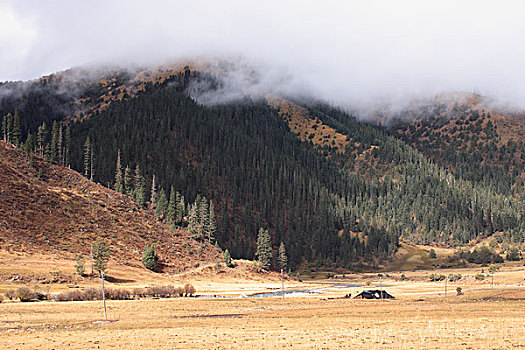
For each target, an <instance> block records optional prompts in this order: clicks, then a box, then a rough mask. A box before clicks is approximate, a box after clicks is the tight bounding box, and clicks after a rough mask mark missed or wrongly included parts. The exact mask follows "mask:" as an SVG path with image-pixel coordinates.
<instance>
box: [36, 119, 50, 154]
mask: <svg viewBox="0 0 525 350" xmlns="http://www.w3.org/2000/svg"><path fill="white" fill-rule="evenodd" d="M36 138H37V147H38V154H39V155H40V157H43V156H44V150H45V148H46V142H47V125H46V123H42V125H41V126H39V127H38V132H37V136H36Z"/></svg>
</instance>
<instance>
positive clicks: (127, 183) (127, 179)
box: [124, 165, 133, 196]
mask: <svg viewBox="0 0 525 350" xmlns="http://www.w3.org/2000/svg"><path fill="white" fill-rule="evenodd" d="M131 181H132V180H131V169H130V168H129V166H127V165H126V169H125V170H124V189H125V193H126V194H127V195H128V196H131V195H132V194H133V186H132V184H131Z"/></svg>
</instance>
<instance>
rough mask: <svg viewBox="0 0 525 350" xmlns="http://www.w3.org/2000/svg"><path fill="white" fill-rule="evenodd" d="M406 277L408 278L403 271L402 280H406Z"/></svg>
mask: <svg viewBox="0 0 525 350" xmlns="http://www.w3.org/2000/svg"><path fill="white" fill-rule="evenodd" d="M406 279H407V278H406V276H405V274H404V273H402V274H401V281H404V280H406Z"/></svg>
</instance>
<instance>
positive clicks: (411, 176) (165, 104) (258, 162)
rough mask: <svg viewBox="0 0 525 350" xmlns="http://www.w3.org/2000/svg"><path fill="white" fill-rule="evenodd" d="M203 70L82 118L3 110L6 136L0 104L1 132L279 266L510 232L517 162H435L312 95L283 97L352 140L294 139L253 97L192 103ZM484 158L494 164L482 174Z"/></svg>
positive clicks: (350, 261)
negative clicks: (266, 254)
mask: <svg viewBox="0 0 525 350" xmlns="http://www.w3.org/2000/svg"><path fill="white" fill-rule="evenodd" d="M203 80H207V81H209V82H211V83H210V84H208V85H207V86H210V88H211V89H213V86H215V84H216V82H214V81H213V78H212V77H210V76H208V75H207V74H204V73H199V72H191V73H190V72H189V70H186V71H185V72H184V73H181V74H178V75H175V76H173V77H171V78H170V79H167V80H165V81H164V82H162V83H156V84H151V83H149V84H147V85H146V88H145V90H144V91H143V92H142V93H140V94H138V95H137V96H136V97H135V98H132V99H126V100H121V101H118V102H114V103H112V104H111V105H110V106H109V107H108V108H107V109H104V110H101V111H95V112H94V113H92V115H91V116H90V117H89V118H85V119H83V120H76V121H66V120H65V119H63V118H64V115H63V112H62V110H60V109H57V108H55V109H54V110H56V112H49V113H47V114H46V113H44V114H45V115H46V116H45V118H44V117H42V119H41V120H39V116H38V115H39V113H40V112H35V111H41V109H38V108H36V107H34V106H33V105H31V106H32V107H31V108H25V109H24V108H21V110H20V112H18V111H17V112H16V113H17V118H20V120H22V122H20V120H19V121H18V129H17V130H18V131H17V132H15V134H13V130H14V128H13V126H12V125H14V117H13V116H11V115H10V116H9V118H7V114H5V115H6V117H4V126H3V130H4V132H3V135H4V136H3V137H4V139H5V138H6V137H10V136H11V137H15V138H16V139H17V140H18V139H20V143H22V140H25V141H24V147H25V148H26V150H27V151H28V152H34V153H37V154H40V155H42V156H45V157H46V158H47V159H49V160H50V161H53V162H56V163H59V164H63V165H70V166H71V167H72V168H74V169H75V170H77V171H79V172H80V173H82V174H84V175H85V176H87V177H90V178H92V179H93V180H95V181H97V182H100V183H102V184H104V185H107V186H108V187H112V188H114V189H115V190H118V191H120V192H123V193H128V194H130V195H131V196H133V197H134V198H135V200H137V202H138V203H140V204H141V205H144V204H145V203H146V202H147V201H152V202H155V203H156V205H157V214H158V217H159V218H160V219H161V220H166V221H167V222H168V223H169V224H171V225H182V224H183V220H182V218H181V217H182V216H187V217H188V220H187V221H188V222H189V223H190V225H193V226H192V227H190V228H189V229H192V230H193V229H195V227H199V228H200V229H201V230H203V231H202V232H201V234H202V237H203V238H204V239H210V240H212V239H214V240H216V241H217V243H218V244H219V245H220V246H221V247H222V248H223V249H228V250H229V253H231V255H232V257H234V258H252V259H253V258H254V257H255V254H256V243H257V234H258V232H259V230H260V229H261V228H266V229H268V230H269V232H270V236H271V244H272V246H273V248H274V249H273V251H274V258H273V262H272V264H273V266H274V267H277V264H278V263H277V261H278V257H277V252H278V251H279V247H280V245H281V242H282V243H283V245H284V249H285V250H286V253H287V255H288V266H290V267H291V268H292V269H293V268H296V267H297V266H298V265H299V264H301V263H302V262H304V261H306V262H309V263H311V264H315V265H317V266H342V267H348V268H362V267H365V266H366V267H373V266H375V265H377V264H378V263H379V262H380V261H384V260H386V259H388V258H389V257H391V256H392V254H393V253H395V252H396V250H397V248H398V244H399V239H400V238H404V239H407V240H410V241H413V242H416V243H424V244H429V243H438V244H443V245H464V244H466V243H468V242H470V241H471V240H474V239H477V238H480V237H487V236H490V235H492V234H494V233H495V232H503V233H504V236H505V237H506V239H507V240H508V241H509V242H513V243H523V241H524V239H525V237H524V235H525V219H524V217H523V209H524V203H523V201H520V197H519V196H517V195H516V194H515V193H514V192H515V191H513V188H515V183H516V181H518V180H517V179H518V178H519V176H518V175H517V174H518V173H517V172H516V171H513V172H510V173H509V172H505V171H503V169H501V168H500V167H490V166H489V163H483V164H481V163H480V162H477V163H476V161H475V160H474V161H468V156H466V155H465V154H466V153H465V151H463V153H461V154H460V155H459V156H455V158H453V159H454V162H452V161H450V162H448V163H446V162H443V161H439V159H443V157H446V155H443V154H442V153H439V156H440V157H438V160H436V152H438V151H437V150H436V151H434V152H432V153H429V152H430V151H427V150H426V149H424V148H422V147H421V146H420V147H416V145H415V144H414V142H412V141H413V140H412V139H410V137H409V136H407V135H405V134H403V135H401V134H400V133H399V132H397V131H395V130H394V131H392V130H384V129H382V128H380V127H376V126H372V125H369V124H366V123H362V122H360V121H358V120H357V119H356V118H355V117H353V116H351V115H349V114H348V113H346V112H344V111H342V110H339V109H337V108H334V107H331V106H328V105H325V104H322V103H304V102H296V103H300V104H303V105H304V107H306V108H308V110H309V112H310V113H311V114H312V115H314V116H316V117H317V118H319V120H321V121H322V122H323V124H325V125H328V126H330V127H332V128H334V129H336V130H337V131H338V132H339V133H341V134H343V135H346V137H347V140H350V141H351V142H349V144H348V145H347V146H346V149H345V152H337V151H336V150H335V149H333V148H331V147H329V146H325V147H322V148H321V147H319V146H317V145H314V144H313V143H312V142H301V141H300V140H299V139H298V138H297V137H296V135H295V134H293V133H292V132H291V131H290V128H289V126H288V124H287V123H286V121H285V120H284V119H283V118H282V117H281V116H280V115H279V114H278V111H277V110H276V109H275V108H272V107H271V106H270V105H268V104H267V103H266V101H264V100H252V99H249V98H246V99H244V100H241V101H236V102H234V103H228V104H222V105H215V106H204V105H202V104H199V103H198V102H197V101H196V100H195V99H194V98H192V97H191V96H190V95H189V94H188V93H187V88H188V86H190V85H191V84H192V83H193V82H200V81H203ZM14 105H15V103H14V102H13V101H11V102H10V104H6V103H4V104H3V106H9V108H6V107H4V109H3V112H8V111H12V112H13V113H14V109H15V108H16V106H14ZM24 120H25V121H24ZM8 124H9V126H8ZM20 125H22V126H20ZM485 128H486V130H487V131H486V132H485V133H486V134H489V133H490V132H491V131H489V128H490V126H486V127H485ZM13 135H14V136H13ZM511 146H512V145H511ZM480 147H489V146H484V145H480ZM517 147H523V146H522V145H518V146H517ZM442 148H443V147H442ZM439 152H441V151H439ZM442 152H443V153H445V154H448V153H450V152H451V151H450V150H449V149H448V148H445V149H443V151H442ZM447 152H448V153H447ZM521 154H522V155H523V153H521ZM502 157H504V156H502ZM458 159H459V160H461V161H459V160H458ZM451 162H452V163H451ZM451 164H452V165H451ZM454 165H455V166H454ZM484 167H488V168H489V169H493V170H491V171H488V170H487V171H488V173H487V174H488V175H486V176H485V177H483V169H485V168H484ZM513 169H518V170H517V171H519V170H521V171H522V170H523V162H522V161H521V162H520V160H519V159H517V160H513V163H512V170H513ZM507 170H508V169H507ZM507 173H509V175H507ZM485 180H486V181H485ZM513 186H514V187H513ZM152 192H153V195H151V194H152ZM150 196H151V199H150ZM159 208H160V209H159ZM203 208H204V209H203ZM210 215H211V216H213V220H211V219H210ZM195 225H196V226H195ZM204 231H206V232H207V233H204ZM212 231H213V234H212V233H211V232H212Z"/></svg>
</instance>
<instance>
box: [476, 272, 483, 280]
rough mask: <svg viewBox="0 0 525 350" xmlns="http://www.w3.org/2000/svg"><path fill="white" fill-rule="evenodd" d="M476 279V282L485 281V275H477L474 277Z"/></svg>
mask: <svg viewBox="0 0 525 350" xmlns="http://www.w3.org/2000/svg"><path fill="white" fill-rule="evenodd" d="M476 279H477V280H478V281H483V280H484V279H485V274H484V273H478V274H477V275H476Z"/></svg>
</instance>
